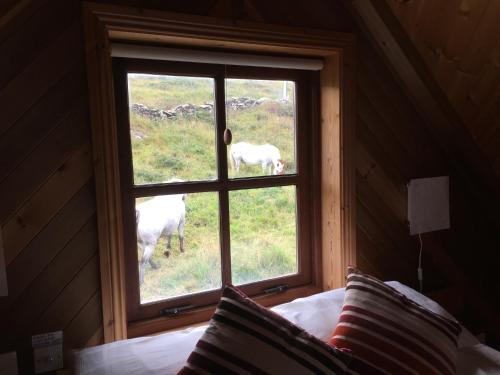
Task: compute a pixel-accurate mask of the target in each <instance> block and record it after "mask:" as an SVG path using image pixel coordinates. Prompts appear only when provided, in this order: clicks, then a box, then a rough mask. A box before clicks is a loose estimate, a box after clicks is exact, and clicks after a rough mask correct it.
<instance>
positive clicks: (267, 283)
mask: <svg viewBox="0 0 500 375" xmlns="http://www.w3.org/2000/svg"><path fill="white" fill-rule="evenodd" d="M129 72H133V73H142V74H167V75H186V76H199V77H209V78H213V80H214V97H215V108H216V110H215V116H216V124H217V126H216V129H215V131H214V139H215V140H216V148H217V150H218V152H217V171H218V178H217V179H215V180H204V181H196V180H195V181H186V182H183V183H170V184H163V183H161V182H157V183H151V184H140V185H134V181H133V180H134V173H133V166H132V144H131V138H130V119H129V102H128V98H129V92H128V89H127V86H128V83H127V74H128V73H129ZM113 73H114V89H115V90H114V91H115V100H116V105H117V108H116V109H115V110H116V114H117V131H118V138H119V142H118V143H119V144H118V148H119V155H120V161H119V163H120V178H121V181H120V184H121V195H122V201H123V203H122V212H123V213H124V214H123V221H124V222H123V225H124V240H125V243H124V253H123V256H124V259H125V270H126V274H127V276H128V280H130V281H132V280H138V279H139V275H138V267H137V265H138V259H137V246H136V244H137V237H136V231H135V228H136V221H135V198H139V197H145V196H157V195H163V194H182V193H203V192H215V193H218V197H219V209H220V212H221V215H222V218H225V219H226V220H221V222H220V226H221V228H220V235H221V237H220V240H221V242H220V245H221V267H223V268H222V272H223V274H222V279H221V280H222V284H223V285H225V284H228V283H233V282H232V281H231V274H230V271H231V270H230V268H226V266H227V267H230V263H231V252H230V243H229V237H230V236H229V232H230V226H229V221H228V220H227V219H229V209H230V207H229V194H230V192H231V191H240V190H244V189H258V188H268V187H277V186H296V187H297V190H296V192H297V195H296V202H297V213H298V215H297V233H296V236H297V266H298V272H297V273H295V274H291V275H283V276H279V277H275V278H269V279H264V280H260V281H254V282H251V283H246V284H243V285H238V287H239V288H240V289H241V290H242V291H243V292H245V293H246V294H247V295H249V296H252V297H254V296H260V295H263V294H265V290H266V289H270V288H273V287H277V286H279V285H287V287H288V288H297V287H301V286H305V285H311V284H313V279H312V275H316V274H317V273H318V272H317V271H316V270H313V269H312V268H313V263H314V262H313V261H314V259H315V258H317V257H319V256H320V248H319V244H318V243H317V241H314V238H315V237H316V236H313V235H312V233H313V232H314V230H315V229H319V228H316V227H319V220H318V221H315V217H314V212H319V209H320V199H319V198H320V197H319V194H313V191H312V188H313V183H314V182H316V183H317V185H318V186H319V177H320V176H319V167H318V163H319V152H317V151H318V150H317V149H316V150H314V152H313V141H314V137H315V136H317V135H318V131H319V127H318V126H317V125H318V124H317V121H315V117H317V116H315V115H313V112H314V111H315V112H317V111H318V110H319V103H316V108H314V111H313V107H314V104H315V103H314V102H315V100H314V99H313V98H312V97H313V95H311V93H312V92H317V91H318V90H319V88H318V86H317V84H315V83H316V82H314V81H316V80H317V79H316V76H317V72H311V71H300V70H290V69H275V68H255V67H244V66H223V65H213V64H200V63H198V64H196V63H179V62H170V61H153V60H138V59H127V58H114V59H113ZM315 73H316V74H315ZM226 78H229V79H231V78H240V79H241V78H244V79H272V80H278V79H281V80H287V81H293V82H295V85H296V86H295V87H296V92H295V107H296V108H294V109H296V111H295V116H294V122H295V126H294V127H295V129H294V134H295V136H294V137H295V142H296V145H295V146H296V150H297V153H296V161H297V171H296V172H295V173H291V174H285V175H282V176H268V175H263V176H254V177H238V178H229V176H228V168H227V160H228V159H227V153H226V145H225V144H224V142H223V134H224V130H225V129H226V125H227V124H226V119H225V114H226V108H225V95H226V93H225V84H224V80H225V79H226ZM316 96H317V95H316ZM298 140H300V142H299V141H298ZM188 200H189V199H188ZM186 251H189V249H187V250H186ZM225 271H227V272H225ZM130 281H129V282H130ZM126 289H127V318H128V321H129V326H131V325H135V326H137V322H139V321H142V320H147V319H152V318H157V317H158V316H160V313H161V310H163V309H165V308H172V307H175V306H193V308H190V309H189V311H191V310H192V311H196V309H197V310H199V309H200V308H199V307H196V306H210V305H212V306H214V305H215V304H216V302H217V301H218V300H219V299H220V294H221V291H220V289H219V290H208V291H203V292H196V293H193V294H188V295H180V296H176V297H172V298H169V299H165V300H158V301H154V302H150V303H147V304H142V305H141V303H140V287H139V284H138V283H137V282H133V283H132V284H131V285H127V286H126ZM186 312H187V311H185V312H184V313H186ZM191 317H192V318H193V321H196V320H197V319H196V316H195V315H194V314H192V315H191ZM131 322H133V323H131ZM174 322H175V321H174ZM169 323H170V324H174V325H175V323H171V322H168V323H167V322H165V327H166V328H170V324H169ZM141 326H144V324H141Z"/></svg>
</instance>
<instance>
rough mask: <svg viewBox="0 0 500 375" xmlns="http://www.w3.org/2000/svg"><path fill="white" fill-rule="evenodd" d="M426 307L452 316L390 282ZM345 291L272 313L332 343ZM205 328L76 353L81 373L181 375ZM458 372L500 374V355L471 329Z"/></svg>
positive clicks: (461, 346) (460, 345)
mask: <svg viewBox="0 0 500 375" xmlns="http://www.w3.org/2000/svg"><path fill="white" fill-rule="evenodd" d="M387 284H388V285H390V286H392V287H393V288H395V289H397V290H398V291H400V292H401V293H402V294H404V295H405V296H406V297H408V298H409V299H412V300H414V301H415V302H417V303H419V304H420V305H422V306H424V307H426V308H427V309H429V310H431V311H433V312H435V313H438V314H441V315H444V316H447V317H451V316H450V314H449V313H448V312H447V311H446V310H444V309H443V308H442V307H441V306H440V305H439V304H437V303H436V302H434V301H433V300H431V299H429V298H427V297H425V296H424V295H422V294H420V293H418V292H416V291H415V290H413V289H411V288H409V287H407V286H405V285H403V284H401V283H399V282H396V281H391V282H388V283H387ZM344 293H345V290H344V289H343V288H341V289H335V290H332V291H328V292H323V293H319V294H316V295H313V296H310V297H306V298H299V299H297V300H295V301H292V302H289V303H286V304H283V305H279V306H276V307H274V308H273V310H274V311H275V312H277V313H279V314H280V315H282V316H283V317H285V318H286V319H288V320H290V321H291V322H293V323H295V324H297V325H299V326H301V327H303V328H304V329H305V330H307V331H308V332H309V333H311V334H313V335H315V336H316V337H318V338H320V339H323V340H328V338H329V337H330V336H331V334H332V332H333V330H334V329H335V326H336V324H337V321H338V319H339V316H340V313H341V309H342V303H343V299H344ZM205 328H206V326H199V327H195V328H188V329H184V330H180V331H175V332H169V333H164V334H161V335H158V336H150V337H140V338H135V339H130V340H122V341H117V342H114V343H111V344H105V345H100V346H96V347H92V348H87V349H83V350H81V351H78V352H76V353H75V356H74V368H75V372H76V373H77V374H83V375H87V374H122V375H132V374H176V373H177V372H178V371H179V370H180V369H181V368H182V366H183V365H184V363H185V362H186V359H187V358H188V356H189V354H190V353H191V351H192V350H193V348H194V347H195V344H196V342H197V341H198V340H199V339H200V337H201V335H202V334H203V332H204V331H205ZM458 348H459V355H458V358H459V359H458V364H457V374H478V375H479V374H500V352H498V351H496V350H494V349H493V348H491V347H488V346H486V345H484V344H482V343H480V342H479V341H478V340H477V339H476V338H475V337H474V336H473V335H472V334H471V333H470V332H469V331H468V330H467V329H465V328H464V329H463V331H462V333H461V334H460V336H459V341H458Z"/></svg>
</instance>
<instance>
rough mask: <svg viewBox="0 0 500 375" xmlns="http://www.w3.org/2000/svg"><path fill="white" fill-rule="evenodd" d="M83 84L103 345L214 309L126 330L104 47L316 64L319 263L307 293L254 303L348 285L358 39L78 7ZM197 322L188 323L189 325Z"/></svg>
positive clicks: (301, 290) (352, 253) (352, 251)
mask: <svg viewBox="0 0 500 375" xmlns="http://www.w3.org/2000/svg"><path fill="white" fill-rule="evenodd" d="M84 25H85V37H86V53H87V75H88V87H89V99H90V115H91V129H92V141H93V157H94V170H95V183H96V200H97V202H96V203H97V219H98V232H99V255H100V270H101V294H102V309H103V329H104V340H105V342H112V341H115V340H119V339H124V338H127V337H135V336H139V335H144V334H148V333H153V332H158V331H161V330H166V329H169V328H173V327H175V326H182V325H186V324H190V323H193V322H194V321H202V320H208V319H209V317H210V316H211V314H212V313H213V307H212V308H205V309H200V310H198V311H194V312H190V313H187V314H184V315H181V316H179V317H177V318H174V319H167V318H156V319H152V320H148V321H146V322H138V323H133V324H128V322H127V310H126V289H125V281H126V277H125V273H124V270H125V267H124V256H123V251H124V243H123V238H124V237H123V230H124V225H123V217H122V207H121V202H122V201H121V199H122V198H121V184H120V172H119V163H118V131H117V124H116V113H115V98H114V89H113V70H112V59H111V56H110V44H111V43H112V42H114V41H117V42H118V41H119V42H120V43H123V42H128V43H138V44H154V45H167V46H183V47H197V48H207V49H218V50H221V49H222V50H228V51H247V52H253V53H269V54H280V55H284V56H294V57H295V56H303V57H307V56H310V57H321V58H323V60H324V68H323V69H322V70H321V72H320V82H319V87H320V92H319V98H317V100H318V101H319V103H320V113H319V114H318V116H319V117H320V120H319V123H320V134H319V137H320V144H321V150H320V153H321V162H320V165H321V168H320V169H321V170H320V175H321V183H320V186H317V190H318V193H319V194H321V207H320V208H319V211H320V212H315V217H316V218H317V220H321V223H320V228H321V231H320V233H317V237H318V238H316V239H315V240H316V241H318V242H319V243H320V246H321V254H320V256H319V257H316V258H315V260H314V261H315V262H316V264H315V269H316V270H317V274H316V275H314V277H313V281H312V283H311V284H309V285H306V286H302V287H298V288H293V289H291V290H290V291H288V292H287V294H286V295H283V294H276V295H265V296H262V297H260V298H258V301H259V302H260V303H262V304H264V305H273V304H278V303H282V302H284V301H286V300H290V299H292V298H295V297H299V296H304V295H308V294H313V293H317V292H319V291H322V290H329V289H334V288H338V287H342V286H344V285H345V277H346V267H347V265H349V264H352V265H355V263H356V222H355V207H356V205H355V185H354V181H355V170H354V160H353V152H354V150H353V147H354V134H355V107H354V105H355V81H354V77H355V39H354V36H353V35H352V34H346V33H337V32H325V31H319V30H311V29H295V28H288V27H281V26H280V27H278V26H274V25H273V26H271V25H262V24H252V23H247V22H239V21H238V22H236V23H234V22H231V21H230V20H222V19H217V18H211V17H198V16H187V15H182V14H174V13H168V12H161V11H148V10H144V9H137V8H126V7H119V6H112V5H104V4H95V3H84ZM194 317H195V318H196V319H193V318H194Z"/></svg>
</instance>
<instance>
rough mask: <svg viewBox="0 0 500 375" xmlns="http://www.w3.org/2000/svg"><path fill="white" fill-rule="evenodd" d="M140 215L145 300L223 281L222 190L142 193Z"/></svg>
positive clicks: (202, 288)
mask: <svg viewBox="0 0 500 375" xmlns="http://www.w3.org/2000/svg"><path fill="white" fill-rule="evenodd" d="M136 219H137V241H138V246H137V248H138V259H139V278H143V282H142V283H141V282H140V295H141V303H147V302H153V301H159V300H163V299H166V298H171V297H176V296H180V295H184V294H189V293H196V292H201V291H205V290H211V289H217V288H220V287H221V262H220V245H219V200H218V194H217V193H193V194H188V195H185V194H175V195H161V196H157V197H154V198H146V199H145V198H139V199H137V200H136ZM169 237H170V240H169ZM169 242H170V244H171V246H170V247H169Z"/></svg>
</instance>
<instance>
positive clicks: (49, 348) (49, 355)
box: [31, 331, 63, 374]
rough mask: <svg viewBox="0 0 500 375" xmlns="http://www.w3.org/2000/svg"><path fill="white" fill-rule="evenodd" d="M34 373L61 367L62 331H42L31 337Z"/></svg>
mask: <svg viewBox="0 0 500 375" xmlns="http://www.w3.org/2000/svg"><path fill="white" fill-rule="evenodd" d="M31 345H32V346H33V360H34V362H35V373H36V374H41V373H44V372H47V371H54V370H58V369H61V368H62V367H63V333H62V331H56V332H50V333H44V334H41V335H35V336H32V337H31Z"/></svg>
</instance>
